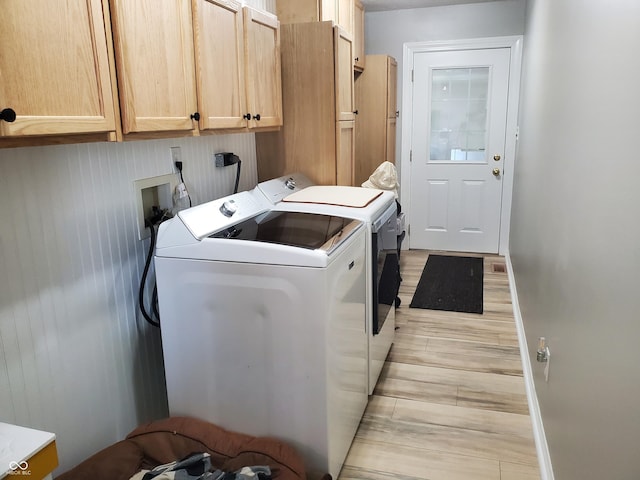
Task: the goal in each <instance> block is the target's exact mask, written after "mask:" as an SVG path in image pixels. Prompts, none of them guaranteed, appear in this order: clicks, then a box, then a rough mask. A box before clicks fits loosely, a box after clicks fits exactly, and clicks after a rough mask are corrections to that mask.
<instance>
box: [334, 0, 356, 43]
mask: <svg viewBox="0 0 640 480" xmlns="http://www.w3.org/2000/svg"><path fill="white" fill-rule="evenodd" d="M353 1H354V0H338V3H337V7H338V19H337V20H338V21H337V23H338V25H339V26H340V27H342V28H343V29H344V30H346V32H347V33H348V34H349V35H351V36H353Z"/></svg>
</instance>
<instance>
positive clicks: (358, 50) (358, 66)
mask: <svg viewBox="0 0 640 480" xmlns="http://www.w3.org/2000/svg"><path fill="white" fill-rule="evenodd" d="M353 8H354V17H353V55H354V57H353V68H354V69H355V70H357V71H360V72H361V71H362V70H364V67H365V60H366V57H365V53H364V5H362V2H361V1H360V0H356V1H355V3H354V4H353Z"/></svg>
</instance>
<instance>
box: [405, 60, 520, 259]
mask: <svg viewBox="0 0 640 480" xmlns="http://www.w3.org/2000/svg"><path fill="white" fill-rule="evenodd" d="M510 54H511V52H510V49H509V48H488V49H476V50H455V51H435V52H417V53H415V54H414V56H413V69H414V78H413V84H412V85H413V95H412V98H413V105H412V107H413V118H412V128H411V163H410V165H411V173H410V178H411V211H410V218H409V222H410V225H411V232H410V247H411V248H420V249H430V250H450V251H462V252H481V253H498V247H499V242H500V223H501V222H500V220H501V208H502V194H503V173H504V172H503V170H504V157H505V135H506V122H507V104H508V98H509V63H510Z"/></svg>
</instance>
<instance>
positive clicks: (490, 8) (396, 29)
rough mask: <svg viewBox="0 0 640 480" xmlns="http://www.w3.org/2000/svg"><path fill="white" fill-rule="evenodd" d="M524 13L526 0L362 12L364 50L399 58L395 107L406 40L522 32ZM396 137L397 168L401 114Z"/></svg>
mask: <svg viewBox="0 0 640 480" xmlns="http://www.w3.org/2000/svg"><path fill="white" fill-rule="evenodd" d="M524 12H525V0H503V1H497V2H486V3H473V4H468V5H452V6H448V7H429V8H415V9H408V10H390V11H385V12H370V13H365V47H366V53H367V54H371V55H376V54H386V55H391V56H392V57H394V58H395V59H396V60H397V61H398V108H399V109H401V108H402V78H403V68H404V67H403V58H402V56H403V46H404V44H405V43H407V42H429V41H436V40H457V39H466V38H482V37H500V36H508V35H522V34H523V33H524ZM365 68H366V67H365ZM356 107H357V105H356ZM396 137H397V139H398V141H397V142H396V166H397V168H398V170H400V152H401V149H402V145H401V141H400V139H401V138H402V115H400V118H399V119H398V124H397V132H396ZM407 148H408V147H407Z"/></svg>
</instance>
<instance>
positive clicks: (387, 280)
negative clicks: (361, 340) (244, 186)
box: [252, 173, 400, 395]
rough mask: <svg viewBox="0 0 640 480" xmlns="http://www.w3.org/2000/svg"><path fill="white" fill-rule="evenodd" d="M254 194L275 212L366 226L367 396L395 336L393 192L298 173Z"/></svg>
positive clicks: (265, 185)
mask: <svg viewBox="0 0 640 480" xmlns="http://www.w3.org/2000/svg"><path fill="white" fill-rule="evenodd" d="M252 194H253V195H254V196H255V197H256V198H264V199H266V200H267V202H268V203H270V204H272V205H273V206H272V209H274V210H276V211H296V212H309V213H323V214H327V215H337V216H341V217H347V218H354V219H357V220H360V221H362V222H364V223H365V225H366V228H367V238H366V244H365V248H366V257H367V258H368V259H369V260H368V262H367V302H366V305H367V307H366V316H367V352H368V353H367V370H368V375H367V376H368V387H367V392H368V393H369V395H371V394H372V393H373V390H374V388H375V385H376V382H377V381H378V377H379V376H380V372H381V371H382V367H383V366H384V362H385V359H386V358H387V354H388V353H389V350H390V349H391V345H392V343H393V338H394V335H395V299H396V295H397V291H398V285H399V282H400V276H399V269H398V251H397V239H398V237H397V235H398V234H397V221H396V218H397V216H396V214H397V205H396V202H395V196H394V194H393V193H392V192H389V191H383V190H375V189H369V188H361V187H341V186H319V185H314V184H313V183H312V182H311V181H310V180H309V179H308V178H307V177H305V176H304V175H303V174H300V173H294V174H291V175H285V176H283V177H279V178H275V179H273V180H268V181H265V182H262V183H260V184H258V186H257V187H256V188H255V189H254V190H253V192H252ZM353 199H355V200H353ZM348 205H352V206H348ZM353 205H358V206H353Z"/></svg>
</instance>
